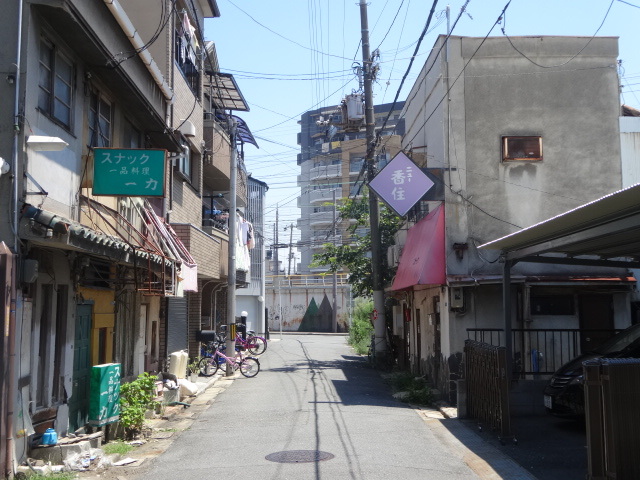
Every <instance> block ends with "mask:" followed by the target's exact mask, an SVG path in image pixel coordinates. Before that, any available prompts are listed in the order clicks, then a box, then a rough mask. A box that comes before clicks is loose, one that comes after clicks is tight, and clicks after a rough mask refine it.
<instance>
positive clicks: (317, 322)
mask: <svg viewBox="0 0 640 480" xmlns="http://www.w3.org/2000/svg"><path fill="white" fill-rule="evenodd" d="M332 318H333V308H331V302H329V298H328V297H327V295H326V294H325V295H324V297H323V298H322V302H321V303H320V307H318V305H317V304H316V300H315V298H311V302H309V306H308V307H307V311H306V312H304V316H303V317H302V322H300V326H299V327H298V331H299V332H331V331H333V326H332V325H331V323H332Z"/></svg>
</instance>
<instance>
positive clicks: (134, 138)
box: [122, 119, 144, 148]
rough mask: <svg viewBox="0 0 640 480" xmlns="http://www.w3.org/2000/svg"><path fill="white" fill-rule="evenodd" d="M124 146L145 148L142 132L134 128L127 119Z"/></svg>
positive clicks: (123, 139)
mask: <svg viewBox="0 0 640 480" xmlns="http://www.w3.org/2000/svg"><path fill="white" fill-rule="evenodd" d="M122 146H123V147H124V148H143V147H144V144H143V141H142V134H141V133H140V130H138V129H137V128H136V127H134V126H133V124H132V123H131V122H130V121H129V120H127V119H125V121H124V132H123V137H122Z"/></svg>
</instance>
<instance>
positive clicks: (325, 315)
mask: <svg viewBox="0 0 640 480" xmlns="http://www.w3.org/2000/svg"><path fill="white" fill-rule="evenodd" d="M349 288H350V287H349V286H348V285H342V286H339V287H338V295H337V313H338V327H339V331H343V332H344V331H346V329H347V328H348V322H349V315H350V311H349V307H350V296H349V291H350V290H349ZM332 291H333V290H332V287H331V285H327V286H324V287H286V286H282V287H281V288H280V289H278V288H274V287H272V286H268V287H267V291H266V295H265V302H266V306H267V309H268V319H267V321H268V324H269V328H270V331H271V332H278V331H280V328H281V327H282V331H285V332H297V331H301V332H304V331H324V332H330V331H332V329H331V312H332V302H333V293H332ZM280 312H282V321H281V322H280V320H279V319H277V318H276V317H277V316H279V315H280Z"/></svg>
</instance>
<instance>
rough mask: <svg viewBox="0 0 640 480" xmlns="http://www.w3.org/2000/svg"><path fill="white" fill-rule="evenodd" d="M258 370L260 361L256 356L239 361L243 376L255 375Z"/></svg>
mask: <svg viewBox="0 0 640 480" xmlns="http://www.w3.org/2000/svg"><path fill="white" fill-rule="evenodd" d="M259 371H260V362H259V361H258V359H257V358H253V357H247V358H245V359H243V360H242V361H240V373H241V374H242V375H244V376H245V377H248V378H251V377H255V376H256V375H257V374H258V372H259Z"/></svg>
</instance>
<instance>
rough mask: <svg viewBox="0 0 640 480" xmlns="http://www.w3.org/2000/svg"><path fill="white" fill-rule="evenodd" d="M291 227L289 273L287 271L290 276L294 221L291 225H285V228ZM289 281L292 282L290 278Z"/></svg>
mask: <svg viewBox="0 0 640 480" xmlns="http://www.w3.org/2000/svg"><path fill="white" fill-rule="evenodd" d="M287 228H288V229H289V230H290V232H289V273H287V276H288V277H290V276H291V259H292V258H293V223H292V224H291V225H289V226H288V227H284V229H285V230H286V229H287ZM289 282H291V280H289Z"/></svg>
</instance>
